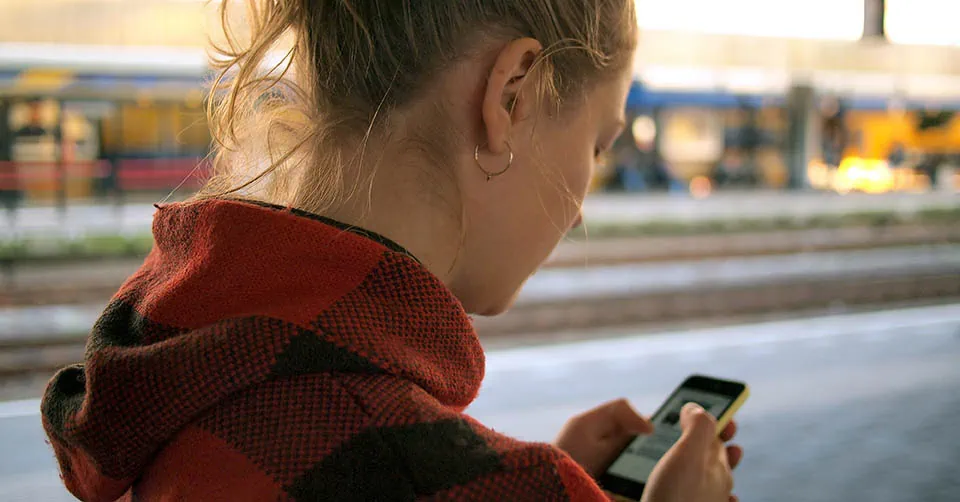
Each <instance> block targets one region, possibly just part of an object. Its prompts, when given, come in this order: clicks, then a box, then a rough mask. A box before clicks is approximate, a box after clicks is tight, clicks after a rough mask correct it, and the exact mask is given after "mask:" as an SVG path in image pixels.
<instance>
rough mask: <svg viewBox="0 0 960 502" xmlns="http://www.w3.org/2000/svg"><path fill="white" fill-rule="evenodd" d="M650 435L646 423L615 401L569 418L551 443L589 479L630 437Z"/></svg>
mask: <svg viewBox="0 0 960 502" xmlns="http://www.w3.org/2000/svg"><path fill="white" fill-rule="evenodd" d="M651 432H653V424H652V423H651V422H650V420H648V419H646V418H644V417H643V416H641V415H640V414H639V413H637V412H636V411H635V410H634V409H633V407H631V406H630V403H628V402H627V400H626V399H619V400H617V401H612V402H609V403H606V404H604V405H601V406H599V407H597V408H594V409H592V410H590V411H588V412H586V413H583V414H581V415H577V416H576V417H573V418H572V419H570V421H568V422H567V424H566V425H565V426H564V427H563V430H562V431H560V436H559V437H558V438H557V441H556V443H555V444H556V446H557V447H558V448H560V449H561V450H563V451H565V452H567V454H568V455H570V457H571V458H573V459H574V460H575V461H576V462H577V463H578V464H580V466H582V467H583V468H584V470H586V471H587V472H588V473H589V474H590V475H591V476H599V475H600V474H602V473H603V471H604V470H605V469H606V468H607V467H609V466H610V464H611V463H612V462H613V461H614V460H615V459H616V457H617V455H619V454H620V452H621V451H623V449H624V448H626V446H627V444H628V443H630V441H631V440H632V439H633V438H634V436H637V435H640V434H650V433H651Z"/></svg>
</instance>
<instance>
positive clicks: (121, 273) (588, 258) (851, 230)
mask: <svg viewBox="0 0 960 502" xmlns="http://www.w3.org/2000/svg"><path fill="white" fill-rule="evenodd" d="M951 243H960V225H946V224H940V225H930V224H928V225H894V226H879V227H846V228H834V229H806V230H783V231H768V232H755V233H737V234H715V235H689V236H673V237H640V238H608V239H596V240H586V241H577V242H564V243H562V244H561V245H560V246H559V247H558V248H557V250H556V251H555V252H554V253H553V255H552V256H551V257H550V259H549V260H548V261H547V263H546V264H545V265H544V268H546V269H563V268H584V267H588V266H589V267H595V266H611V265H620V264H628V263H664V262H679V261H689V262H693V261H701V260H708V259H719V258H726V257H754V256H777V255H789V254H797V253H816V252H826V251H855V250H866V249H878V248H891V247H902V246H928V245H943V244H951ZM141 261H142V258H128V259H124V260H119V261H85V262H76V263H70V262H59V263H51V264H44V265H30V266H17V267H16V268H8V269H7V270H6V273H5V274H4V276H0V284H3V288H2V289H0V307H18V306H28V305H50V304H78V303H87V302H90V301H91V300H92V299H94V300H96V299H100V300H106V299H108V298H109V297H110V296H111V295H112V294H113V293H114V292H115V291H116V290H117V288H118V287H119V286H120V284H121V283H122V282H123V280H124V279H126V277H128V276H129V275H130V274H131V273H132V272H133V271H135V270H136V268H137V267H138V266H139V264H140V262H141Z"/></svg>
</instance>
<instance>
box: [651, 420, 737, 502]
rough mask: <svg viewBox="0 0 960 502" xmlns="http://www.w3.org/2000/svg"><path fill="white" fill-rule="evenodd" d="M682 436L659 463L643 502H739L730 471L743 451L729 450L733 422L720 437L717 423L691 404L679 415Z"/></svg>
mask: <svg viewBox="0 0 960 502" xmlns="http://www.w3.org/2000/svg"><path fill="white" fill-rule="evenodd" d="M680 426H681V428H682V429H683V435H682V436H681V437H680V439H679V440H678V441H677V442H676V444H674V445H673V447H672V448H670V450H669V451H668V452H667V453H666V454H665V455H664V456H663V458H662V459H660V462H659V463H657V466H656V467H655V468H654V469H653V473H651V474H650V479H649V481H648V482H647V484H646V487H645V488H644V491H643V502H736V501H737V497H736V496H735V495H732V494H731V492H732V491H733V475H732V473H731V469H733V468H734V467H736V465H737V464H738V463H740V459H741V458H742V457H743V450H742V449H740V447H739V446H726V445H725V444H724V442H725V441H729V440H730V439H732V438H733V436H734V434H736V429H737V426H736V424H734V423H733V422H731V423H730V425H729V426H727V428H726V429H725V430H724V431H723V433H722V434H721V435H720V437H719V438H718V437H717V421H716V419H714V418H713V416H711V415H710V414H709V413H707V412H706V411H704V409H703V408H701V407H700V406H698V405H696V404H694V403H688V404H687V405H686V406H684V407H683V410H682V411H681V413H680Z"/></svg>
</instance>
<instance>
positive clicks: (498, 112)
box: [483, 38, 543, 155]
mask: <svg viewBox="0 0 960 502" xmlns="http://www.w3.org/2000/svg"><path fill="white" fill-rule="evenodd" d="M542 51H543V46H542V45H541V44H540V42H538V41H536V40H534V39H532V38H519V39H516V40H513V41H511V42H510V43H508V44H507V45H506V46H504V47H503V49H502V50H501V51H500V53H499V54H498V55H497V59H496V61H495V62H494V64H493V68H492V69H491V70H490V75H489V77H488V78H487V89H486V93H485V94H484V97H483V125H484V130H485V133H486V141H487V149H489V150H490V153H492V154H495V155H496V154H501V153H503V152H505V151H506V150H507V149H508V146H507V142H508V141H509V139H510V133H511V130H512V127H513V125H514V123H515V122H516V121H518V120H519V118H521V117H523V116H525V115H526V114H527V113H528V112H529V110H531V109H532V105H533V104H534V103H532V101H531V100H532V96H533V93H530V92H524V93H521V89H524V86H525V84H526V88H527V89H529V88H530V86H531V85H532V82H530V81H529V79H528V77H531V75H530V70H531V68H532V67H533V63H534V61H536V59H537V56H538V55H539V54H540V53H541V52H542Z"/></svg>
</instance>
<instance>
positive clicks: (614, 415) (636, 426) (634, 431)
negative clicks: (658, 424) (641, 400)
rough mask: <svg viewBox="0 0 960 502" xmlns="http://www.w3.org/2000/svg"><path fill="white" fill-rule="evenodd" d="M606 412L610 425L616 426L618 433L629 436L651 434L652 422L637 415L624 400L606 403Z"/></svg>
mask: <svg viewBox="0 0 960 502" xmlns="http://www.w3.org/2000/svg"><path fill="white" fill-rule="evenodd" d="M607 410H608V413H609V414H610V415H609V416H610V418H611V421H612V423H614V424H616V426H617V428H618V429H619V431H621V432H624V433H627V434H630V435H638V434H651V433H653V422H651V421H650V419H648V418H647V417H644V416H643V415H641V414H640V413H638V412H637V410H636V409H634V407H633V406H632V405H631V404H630V402H629V401H627V400H626V399H618V400H616V401H612V402H610V403H608V404H607Z"/></svg>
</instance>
